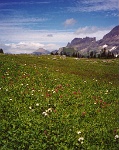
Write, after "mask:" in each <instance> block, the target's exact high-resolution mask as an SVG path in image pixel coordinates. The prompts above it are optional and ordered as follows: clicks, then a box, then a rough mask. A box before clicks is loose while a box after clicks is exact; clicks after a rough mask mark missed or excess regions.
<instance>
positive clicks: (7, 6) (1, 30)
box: [0, 0, 119, 53]
mask: <svg viewBox="0 0 119 150" xmlns="http://www.w3.org/2000/svg"><path fill="white" fill-rule="evenodd" d="M118 8H119V4H118V0H108V1H105V0H0V48H3V50H4V51H5V52H10V53H31V52H33V51H35V50H37V49H38V48H41V47H42V48H45V49H47V50H50V51H52V50H55V49H59V48H60V47H62V46H66V45H67V43H68V42H70V41H71V40H73V38H75V37H79V38H83V37H86V36H89V37H96V39H97V40H99V39H101V38H102V37H103V36H104V35H105V34H106V33H108V32H109V31H110V30H111V29H112V28H113V27H115V26H117V25H118V23H119V20H118V18H119V15H118Z"/></svg>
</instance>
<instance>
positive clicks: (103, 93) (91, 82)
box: [0, 55, 119, 150]
mask: <svg viewBox="0 0 119 150" xmlns="http://www.w3.org/2000/svg"><path fill="white" fill-rule="evenodd" d="M118 65H119V60H116V59H114V60H99V59H78V60H76V59H74V58H66V59H63V58H60V57H59V56H56V57H55V56H40V57H38V56H30V55H0V97H1V101H0V106H1V109H0V113H1V118H0V120H1V130H0V132H1V133H0V134H1V137H0V138H1V139H0V142H1V143H0V146H1V149H2V150H9V149H10V150H13V149H20V150H21V149H30V150H32V149H33V150H39V149H48V150H49V149H52V150H53V149H66V150H69V149H71V150H75V149H84V150H87V149H89V150H102V149H104V150H107V149H109V150H117V149H118V148H119V141H118V140H119V139H115V138H114V137H115V135H119V117H118V116H119V109H118V108H119V102H118V98H119V95H118V93H119V90H118V82H119V80H118ZM48 108H51V109H52V112H50V113H48V116H44V115H43V114H42V113H43V112H45V111H46V110H47V109H48ZM77 131H81V134H77ZM80 137H83V138H84V143H83V144H81V142H79V141H78V139H79V138H80Z"/></svg>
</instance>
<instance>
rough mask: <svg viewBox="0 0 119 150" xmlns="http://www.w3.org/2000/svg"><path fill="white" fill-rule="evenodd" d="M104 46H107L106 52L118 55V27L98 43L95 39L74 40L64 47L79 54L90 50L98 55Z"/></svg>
mask: <svg viewBox="0 0 119 150" xmlns="http://www.w3.org/2000/svg"><path fill="white" fill-rule="evenodd" d="M105 44H106V45H107V48H106V49H107V50H111V51H114V52H116V53H119V49H118V47H119V26H116V27H114V28H113V29H112V30H111V31H110V32H109V33H108V34H106V35H105V36H104V37H103V38H102V39H101V40H99V41H96V38H95V37H94V38H89V37H86V38H75V39H73V40H72V41H71V43H68V44H67V46H66V47H67V48H74V49H75V50H77V51H80V52H81V53H87V52H88V51H92V50H93V51H96V52H97V53H98V52H99V51H100V50H101V48H103V46H104V45H105ZM60 51H61V49H60Z"/></svg>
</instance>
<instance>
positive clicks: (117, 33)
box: [103, 26, 119, 40]
mask: <svg viewBox="0 0 119 150" xmlns="http://www.w3.org/2000/svg"><path fill="white" fill-rule="evenodd" d="M117 37H119V26H116V27H114V28H113V29H112V30H111V31H110V32H109V33H108V34H106V35H105V36H104V37H103V40H106V39H109V38H117Z"/></svg>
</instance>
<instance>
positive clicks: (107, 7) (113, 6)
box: [68, 0, 118, 12]
mask: <svg viewBox="0 0 119 150" xmlns="http://www.w3.org/2000/svg"><path fill="white" fill-rule="evenodd" d="M75 5H76V6H75V7H70V8H68V10H69V11H71V12H78V11H79V12H97V11H112V10H118V0H108V2H107V1H104V0H90V1H89V0H84V1H80V0H79V1H77V2H76V4H75Z"/></svg>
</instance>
